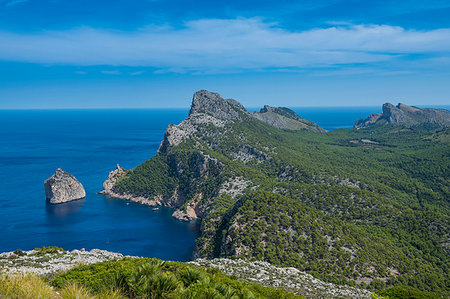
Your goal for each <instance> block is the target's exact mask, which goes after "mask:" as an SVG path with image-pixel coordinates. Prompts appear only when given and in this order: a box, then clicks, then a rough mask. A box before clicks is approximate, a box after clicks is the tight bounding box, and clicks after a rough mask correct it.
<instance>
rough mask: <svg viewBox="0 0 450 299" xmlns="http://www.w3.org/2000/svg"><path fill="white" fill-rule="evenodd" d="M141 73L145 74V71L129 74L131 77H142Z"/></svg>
mask: <svg viewBox="0 0 450 299" xmlns="http://www.w3.org/2000/svg"><path fill="white" fill-rule="evenodd" d="M143 73H145V71H136V72H132V73H130V75H131V76H139V75H142V74H143Z"/></svg>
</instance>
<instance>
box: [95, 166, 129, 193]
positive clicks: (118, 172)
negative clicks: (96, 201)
mask: <svg viewBox="0 0 450 299" xmlns="http://www.w3.org/2000/svg"><path fill="white" fill-rule="evenodd" d="M125 172H126V171H125V169H123V168H122V167H120V165H119V164H117V165H116V169H115V170H113V171H111V172H110V173H109V175H108V178H107V179H106V180H105V181H104V182H103V190H102V191H100V192H99V193H100V194H106V195H108V194H110V193H113V188H114V184H115V183H116V182H117V180H118V179H119V178H120V177H121V176H122V175H124V174H125Z"/></svg>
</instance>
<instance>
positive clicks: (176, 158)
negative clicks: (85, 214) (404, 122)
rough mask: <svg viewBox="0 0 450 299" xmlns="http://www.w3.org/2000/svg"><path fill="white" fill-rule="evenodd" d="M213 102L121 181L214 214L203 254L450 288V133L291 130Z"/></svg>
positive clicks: (194, 211) (360, 281)
mask: <svg viewBox="0 0 450 299" xmlns="http://www.w3.org/2000/svg"><path fill="white" fill-rule="evenodd" d="M214 95H215V97H216V95H217V94H214ZM195 97H196V96H194V104H193V107H194V108H195V101H196V99H195ZM202 100H203V101H206V102H202V103H201V107H202V110H201V111H198V112H196V110H195V109H194V108H193V109H191V114H190V116H189V117H188V118H187V119H186V120H185V121H184V122H183V123H182V124H180V125H179V126H172V127H169V129H168V131H167V132H166V136H165V139H164V141H163V143H162V146H161V147H160V150H159V152H158V154H157V155H156V156H155V157H153V158H151V159H150V160H148V161H146V162H144V163H143V164H141V165H140V166H138V167H136V168H135V169H132V170H129V171H126V173H125V175H123V176H122V177H121V178H120V179H119V180H118V182H117V183H116V184H115V187H114V191H115V192H116V193H119V194H125V193H126V194H133V195H139V196H144V197H148V198H149V199H150V200H153V199H155V200H156V198H157V199H158V200H159V201H158V203H159V204H163V205H168V206H172V207H174V208H176V209H178V210H179V212H181V213H185V214H186V215H188V216H189V217H190V218H189V219H191V218H194V219H195V218H197V219H202V234H201V236H200V238H199V239H198V240H197V247H196V250H195V256H196V257H208V258H213V257H232V256H238V257H243V258H246V259H250V260H264V261H268V262H270V263H272V264H275V265H283V266H292V267H295V268H297V269H300V270H304V271H307V272H309V273H311V274H313V275H315V276H317V277H320V278H323V279H326V280H328V281H333V282H338V283H346V284H351V285H360V286H361V287H367V288H370V289H384V288H387V287H389V286H397V285H405V286H406V285H407V286H411V287H416V288H418V289H420V290H422V291H433V292H438V293H441V294H445V295H449V294H450V292H449V290H450V279H449V274H448V273H449V272H450V271H449V256H448V253H449V246H450V241H449V229H448V222H449V207H450V205H449V199H450V176H449V174H450V135H449V133H450V130H449V129H448V128H443V127H439V126H437V125H432V124H424V125H418V126H412V127H403V126H401V125H395V126H394V125H385V126H369V127H366V128H363V129H359V130H356V129H345V130H344V129H341V130H335V131H332V132H327V133H321V132H317V130H312V129H311V130H309V129H308V128H306V129H304V130H296V131H291V130H282V129H277V128H275V127H274V126H272V125H270V124H269V123H270V122H263V121H261V120H259V119H256V118H255V117H253V116H252V115H251V113H249V112H248V111H246V110H245V109H244V108H243V107H242V106H240V105H238V104H236V103H235V102H234V101H227V102H221V103H220V104H224V103H225V104H226V105H228V106H226V107H225V108H226V109H228V110H226V111H228V112H227V113H225V112H223V111H225V110H224V109H221V110H220V113H219V112H218V111H217V110H214V109H209V108H208V107H214V105H215V101H219V100H220V99H219V100H218V99H216V98H214V99H212V100H211V101H210V102H207V101H208V94H206V100H204V99H203V98H202ZM205 107H206V108H205ZM274 111H277V110H274ZM282 112H283V114H285V113H287V112H286V111H285V110H282ZM180 136H181V137H180ZM161 199H162V200H161Z"/></svg>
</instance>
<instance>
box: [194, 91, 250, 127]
mask: <svg viewBox="0 0 450 299" xmlns="http://www.w3.org/2000/svg"><path fill="white" fill-rule="evenodd" d="M196 113H208V114H210V115H212V116H214V117H216V118H219V119H224V120H241V119H242V115H241V114H246V115H250V112H248V111H247V110H246V109H245V108H244V106H242V105H241V104H240V103H239V102H237V101H235V100H232V99H227V100H224V99H223V98H222V97H221V96H220V94H218V93H215V92H210V91H207V90H200V91H197V92H196V93H195V94H194V97H193V98H192V105H191V111H190V112H189V115H192V114H196Z"/></svg>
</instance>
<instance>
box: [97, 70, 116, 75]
mask: <svg viewBox="0 0 450 299" xmlns="http://www.w3.org/2000/svg"><path fill="white" fill-rule="evenodd" d="M100 73H102V74H105V75H120V74H121V72H120V71H118V70H114V71H100Z"/></svg>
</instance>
